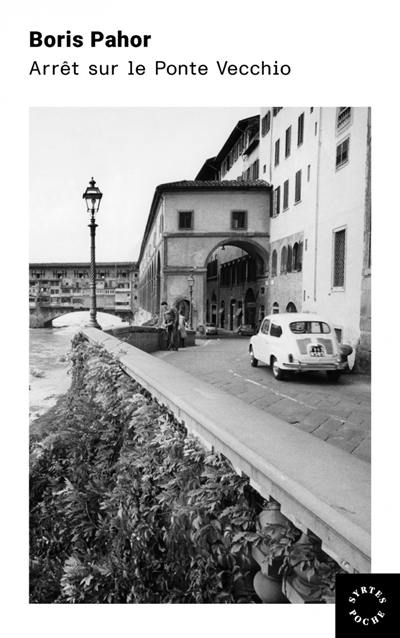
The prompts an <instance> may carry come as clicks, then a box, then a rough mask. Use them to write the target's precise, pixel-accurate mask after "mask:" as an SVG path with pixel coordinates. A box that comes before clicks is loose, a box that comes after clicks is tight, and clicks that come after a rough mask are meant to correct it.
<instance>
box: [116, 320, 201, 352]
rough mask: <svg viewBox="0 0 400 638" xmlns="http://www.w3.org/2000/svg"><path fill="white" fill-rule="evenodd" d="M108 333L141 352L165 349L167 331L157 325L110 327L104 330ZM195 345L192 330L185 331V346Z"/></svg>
mask: <svg viewBox="0 0 400 638" xmlns="http://www.w3.org/2000/svg"><path fill="white" fill-rule="evenodd" d="M105 332H107V333H108V334H111V335H113V336H114V337H117V339H119V340H120V341H125V342H126V343H129V345H131V346H134V347H135V348H139V350H143V352H148V353H151V352H156V351H157V350H166V348H167V333H166V331H165V330H163V328H159V327H158V326H123V327H121V328H110V329H109V330H105ZM194 345H195V332H194V330H188V331H187V338H186V339H185V347H187V346H194Z"/></svg>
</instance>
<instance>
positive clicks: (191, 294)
mask: <svg viewBox="0 0 400 638" xmlns="http://www.w3.org/2000/svg"><path fill="white" fill-rule="evenodd" d="M187 280H188V284H189V301H190V306H189V326H190V329H191V330H193V285H194V277H193V275H192V273H190V275H189V277H188V278H187Z"/></svg>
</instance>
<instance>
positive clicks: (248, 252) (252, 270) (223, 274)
mask: <svg viewBox="0 0 400 638" xmlns="http://www.w3.org/2000/svg"><path fill="white" fill-rule="evenodd" d="M205 265H206V269H207V272H206V282H205V298H204V316H205V317H206V321H209V322H211V323H215V324H216V325H217V326H218V327H220V328H224V329H228V330H231V331H235V330H237V329H238V328H239V327H240V326H241V325H242V324H249V325H251V326H252V327H253V328H256V327H257V324H258V318H259V316H261V315H262V314H263V313H264V309H265V307H266V284H265V281H266V277H267V269H268V266H269V255H268V253H267V251H266V250H265V249H264V248H263V247H262V246H260V245H257V243H256V242H255V241H253V240H247V239H240V238H238V239H229V240H228V239H226V240H224V241H222V242H220V243H219V244H217V245H216V246H215V248H214V249H213V250H212V251H211V252H210V253H209V255H208V257H207V260H206V264H205Z"/></svg>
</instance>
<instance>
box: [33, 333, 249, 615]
mask: <svg viewBox="0 0 400 638" xmlns="http://www.w3.org/2000/svg"><path fill="white" fill-rule="evenodd" d="M71 361H72V384H71V388H70V391H69V393H68V394H67V395H66V397H64V398H63V400H62V401H61V403H59V405H58V406H57V407H56V408H54V409H53V410H52V411H51V412H50V413H48V414H47V415H45V418H42V420H41V421H40V419H39V424H36V428H35V436H33V437H32V440H31V455H30V457H31V469H30V513H31V520H30V548H31V555H30V556H31V561H30V562H31V578H30V600H31V602H34V603H35V602H36V603H52V602H56V603H235V602H236V603H240V602H245V603H248V602H255V595H254V592H253V588H252V577H253V575H254V572H255V571H257V570H258V566H257V565H255V564H254V562H253V561H252V558H251V545H252V543H254V542H256V541H257V540H259V538H260V534H259V532H257V530H256V520H255V516H256V510H255V508H254V507H253V506H252V504H251V503H250V499H251V497H252V490H251V488H250V487H249V485H248V481H247V480H246V479H245V478H242V477H239V476H237V474H236V473H235V472H234V471H233V469H232V468H231V466H230V465H229V463H228V462H227V461H226V460H225V459H223V458H221V457H220V456H218V455H215V454H212V453H208V452H206V451H204V450H203V449H202V448H201V447H200V445H199V444H198V443H197V441H196V440H195V439H193V438H191V437H190V436H188V434H187V432H186V430H185V428H184V427H183V426H182V425H180V424H178V423H177V422H176V421H175V420H174V419H173V418H172V417H171V415H169V414H168V413H167V412H166V410H165V409H164V408H162V407H160V406H159V405H157V404H156V403H155V402H154V401H153V400H151V399H150V397H148V396H146V395H145V394H144V393H143V392H142V391H141V389H140V387H139V386H138V385H137V384H136V383H135V382H134V381H133V380H132V379H130V378H129V377H128V376H127V375H126V374H125V373H123V372H122V371H121V369H120V367H119V365H118V363H117V361H116V360H114V358H113V357H112V356H111V355H110V354H108V353H107V352H106V351H105V350H104V349H102V348H100V347H99V346H96V345H92V344H89V343H88V341H87V340H86V339H85V338H84V336H83V335H77V337H75V339H74V342H73V349H72V354H71Z"/></svg>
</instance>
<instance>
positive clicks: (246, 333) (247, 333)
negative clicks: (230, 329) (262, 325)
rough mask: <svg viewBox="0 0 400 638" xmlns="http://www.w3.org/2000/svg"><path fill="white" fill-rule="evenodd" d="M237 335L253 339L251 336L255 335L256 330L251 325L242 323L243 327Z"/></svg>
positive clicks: (240, 327) (238, 330)
mask: <svg viewBox="0 0 400 638" xmlns="http://www.w3.org/2000/svg"><path fill="white" fill-rule="evenodd" d="M237 333H238V335H240V336H242V337H251V335H253V334H254V328H253V326H252V325H251V324H249V323H242V325H241V326H239V328H238V329H237Z"/></svg>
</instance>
